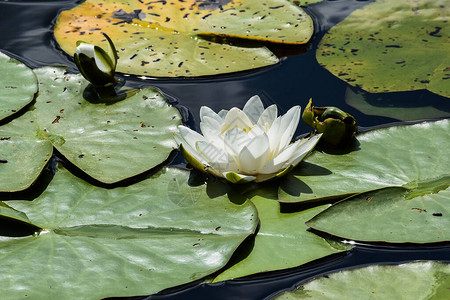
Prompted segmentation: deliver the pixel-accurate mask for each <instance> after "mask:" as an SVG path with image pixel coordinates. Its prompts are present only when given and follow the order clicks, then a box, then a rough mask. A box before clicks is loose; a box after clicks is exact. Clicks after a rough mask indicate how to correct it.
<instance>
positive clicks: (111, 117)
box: [34, 67, 181, 183]
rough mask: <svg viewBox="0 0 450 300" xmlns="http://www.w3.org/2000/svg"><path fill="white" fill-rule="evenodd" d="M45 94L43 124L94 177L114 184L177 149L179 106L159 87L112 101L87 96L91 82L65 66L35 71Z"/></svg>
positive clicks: (39, 114) (40, 101) (40, 102)
mask: <svg viewBox="0 0 450 300" xmlns="http://www.w3.org/2000/svg"><path fill="white" fill-rule="evenodd" d="M34 71H35V73H36V75H37V76H38V79H39V85H40V92H39V96H38V98H37V99H36V104H35V106H36V110H35V114H36V118H37V122H38V124H39V126H40V127H41V129H42V130H44V131H45V132H46V135H47V136H48V137H47V138H48V139H49V140H50V141H51V142H52V144H53V145H54V146H55V148H56V149H58V151H59V152H61V154H62V155H64V156H65V157H66V158H67V159H68V160H69V161H70V162H71V163H73V164H74V165H76V166H77V167H79V168H80V169H81V170H83V171H84V172H86V173H87V174H88V175H90V176H92V177H93V178H95V179H97V180H99V181H101V182H104V183H114V182H118V181H120V180H123V179H125V178H128V177H132V176H134V175H137V174H140V173H142V172H144V171H147V170H149V169H151V168H153V167H155V166H157V165H159V164H161V163H162V162H163V161H164V160H166V159H167V158H168V156H169V154H170V152H171V151H172V150H173V149H175V148H177V144H176V143H175V140H174V138H173V132H174V131H176V130H177V125H179V124H181V116H180V113H179V112H178V110H177V109H176V108H175V107H172V106H171V105H170V104H169V103H167V102H166V100H165V98H164V96H163V95H162V94H161V93H159V92H158V91H157V90H154V89H151V88H144V89H142V90H140V91H139V92H138V93H136V94H135V95H133V96H131V97H129V98H127V99H125V100H122V101H119V102H115V103H112V104H109V103H92V102H90V101H88V100H86V99H85V98H84V97H87V96H86V92H85V88H86V86H87V85H88V82H87V81H86V80H85V79H84V78H83V77H82V76H81V75H73V74H65V69H64V68H63V67H45V68H40V69H35V70H34Z"/></svg>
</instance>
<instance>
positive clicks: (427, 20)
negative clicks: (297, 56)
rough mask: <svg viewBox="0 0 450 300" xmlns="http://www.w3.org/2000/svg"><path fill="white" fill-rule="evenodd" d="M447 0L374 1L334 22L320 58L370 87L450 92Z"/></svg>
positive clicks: (345, 76)
mask: <svg viewBox="0 0 450 300" xmlns="http://www.w3.org/2000/svg"><path fill="white" fill-rule="evenodd" d="M449 14H450V10H449V5H448V1H446V0H418V1H408V0H385V1H375V2H373V3H370V4H368V5H367V6H365V7H364V8H363V9H358V10H356V11H354V12H353V13H352V14H351V15H350V16H348V17H347V18H346V19H345V20H344V21H342V22H341V23H339V24H338V25H336V26H334V27H333V28H332V29H331V30H330V31H329V32H328V33H327V34H326V35H325V36H324V38H323V39H322V41H321V42H320V44H319V47H318V49H317V60H318V61H319V63H320V64H321V65H322V66H324V67H325V68H327V69H328V70H329V71H330V72H331V73H333V74H334V75H335V76H338V77H339V78H341V79H342V80H344V81H346V82H347V83H349V84H351V85H353V86H359V87H361V88H362V89H364V90H366V91H368V92H371V93H381V92H395V91H409V90H418V89H428V90H430V91H431V92H433V93H437V94H439V95H442V96H445V97H450V84H449V78H450V77H449V72H450V39H449V37H450V35H449V31H448V30H445V28H447V27H448V22H449V21H450V18H449Z"/></svg>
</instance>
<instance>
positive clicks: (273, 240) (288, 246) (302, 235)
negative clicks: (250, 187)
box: [214, 196, 346, 282]
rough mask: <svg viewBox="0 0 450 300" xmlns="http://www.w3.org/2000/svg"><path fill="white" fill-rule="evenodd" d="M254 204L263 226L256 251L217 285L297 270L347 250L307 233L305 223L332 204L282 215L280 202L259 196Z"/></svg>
mask: <svg viewBox="0 0 450 300" xmlns="http://www.w3.org/2000/svg"><path fill="white" fill-rule="evenodd" d="M252 202H253V203H254V204H255V206H256V208H257V209H258V215H259V219H260V223H261V224H260V228H259V230H258V233H257V235H256V238H255V243H254V245H253V246H252V247H253V248H252V249H251V252H250V254H249V255H248V256H247V257H245V258H244V259H243V260H241V261H239V262H237V263H236V264H234V265H232V266H231V267H230V268H228V269H225V271H224V272H222V273H221V274H219V275H218V276H217V277H216V278H215V279H214V281H215V282H216V281H222V280H228V279H233V278H237V277H243V276H247V275H252V274H256V273H261V272H267V271H274V270H281V269H287V268H292V267H297V266H299V265H302V264H305V263H308V262H310V261H313V260H316V259H319V258H322V257H325V256H328V255H331V254H334V253H338V252H341V251H343V250H346V249H345V248H340V249H337V248H335V247H333V246H331V245H330V244H329V243H328V242H327V241H326V240H325V239H323V238H321V237H319V236H317V235H315V234H313V233H311V232H309V231H307V229H308V227H307V226H306V225H305V222H306V221H307V220H308V219H309V218H311V217H312V216H314V215H316V214H318V213H320V212H321V211H323V210H324V209H325V208H326V207H327V206H328V205H323V206H319V207H315V208H311V209H307V210H304V211H300V212H294V213H282V212H280V204H279V203H278V202H277V201H274V200H271V199H266V198H262V197H259V196H256V197H254V198H253V199H252ZM243 251H244V250H243ZM275 257H276V259H274V258H275Z"/></svg>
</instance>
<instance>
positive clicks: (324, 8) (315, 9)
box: [0, 0, 450, 299]
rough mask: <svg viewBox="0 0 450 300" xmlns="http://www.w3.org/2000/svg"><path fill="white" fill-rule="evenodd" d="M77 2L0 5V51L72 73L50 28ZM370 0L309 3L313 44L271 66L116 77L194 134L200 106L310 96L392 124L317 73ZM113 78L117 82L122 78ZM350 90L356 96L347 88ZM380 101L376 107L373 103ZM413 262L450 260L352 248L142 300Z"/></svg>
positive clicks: (251, 294) (385, 98) (241, 292)
mask: <svg viewBox="0 0 450 300" xmlns="http://www.w3.org/2000/svg"><path fill="white" fill-rule="evenodd" d="M81 2H83V1H69V0H66V1H18V0H15V1H7V0H3V1H0V36H1V38H0V49H1V50H2V51H5V52H6V53H7V54H10V55H11V56H13V57H15V58H17V59H19V60H20V61H22V62H24V63H25V64H27V65H28V66H30V67H32V68H36V67H42V66H47V65H68V66H69V71H73V72H75V71H76V68H75V65H74V63H73V61H72V59H71V58H70V57H69V56H68V55H66V54H65V53H63V51H62V50H60V49H58V47H57V45H56V42H55V40H54V38H53V35H52V26H53V22H54V20H55V18H56V16H57V14H58V11H60V10H61V9H68V8H71V7H74V6H75V5H77V4H79V3H81ZM370 2H371V1H356V0H336V1H323V2H320V3H317V4H312V5H309V6H308V7H307V11H308V13H309V14H310V15H311V16H313V18H314V21H315V25H316V33H315V35H314V37H313V39H312V41H311V42H310V43H309V44H308V45H307V46H305V47H297V48H294V49H289V50H292V52H295V53H297V54H295V55H291V56H288V57H284V58H282V60H281V62H280V63H279V64H277V65H275V66H271V67H267V68H263V69H259V70H254V71H247V72H241V73H238V74H229V75H222V76H214V77H209V78H200V79H145V80H144V79H140V78H137V77H133V76H127V77H123V78H125V79H126V80H127V83H128V84H130V85H132V86H136V87H147V86H151V87H156V88H158V89H160V90H161V91H163V92H164V93H165V94H167V95H169V98H170V99H172V100H173V101H174V103H176V105H177V106H178V107H179V108H180V110H181V111H182V113H183V117H184V121H185V123H187V124H188V125H189V126H191V127H193V128H197V129H198V111H199V109H200V107H201V106H202V105H207V106H209V107H211V108H212V109H214V110H215V111H219V110H220V109H223V108H224V109H228V108H230V107H233V106H237V107H242V106H243V105H244V103H245V102H246V101H247V99H248V98H250V97H251V96H253V95H256V94H258V95H260V96H261V99H262V100H263V102H264V103H265V104H266V105H269V104H272V103H276V104H277V105H278V107H279V108H280V110H281V111H282V112H285V111H287V110H288V109H289V108H290V107H291V106H293V105H297V104H299V105H301V106H302V107H305V106H306V104H307V101H308V99H309V98H313V101H314V104H315V105H317V106H325V105H334V106H338V107H340V108H341V109H343V110H344V111H347V112H349V113H350V114H352V115H353V116H354V117H355V118H356V119H357V120H358V123H359V125H360V126H361V127H362V128H370V127H374V126H380V125H384V124H389V123H393V122H399V120H397V119H393V118H389V117H380V116H372V115H368V114H365V113H363V112H360V111H359V110H357V109H355V108H354V107H352V106H350V105H349V104H347V103H346V101H345V100H346V98H348V95H349V93H351V89H350V88H349V86H348V85H347V84H346V83H344V82H343V81H341V80H340V79H338V78H337V77H335V76H333V75H332V74H331V73H329V72H328V71H327V70H325V69H324V68H322V67H321V66H320V65H319V64H318V63H317V61H316V58H315V49H316V47H317V45H318V43H319V41H320V39H321V37H322V36H323V34H324V32H325V31H326V30H328V29H329V28H331V27H332V26H333V25H335V24H337V23H338V22H340V21H341V20H343V19H344V18H345V17H346V16H347V15H348V14H350V13H351V12H352V11H353V10H355V9H357V8H360V7H363V6H365V5H367V4H368V3H370ZM274 50H275V51H277V50H278V51H279V50H280V49H274ZM119 77H122V76H121V74H119ZM355 90H356V91H357V89H353V91H355ZM357 92H358V91H357ZM365 97H366V100H367V102H369V103H372V104H373V105H377V103H378V102H380V103H383V105H384V106H395V107H404V108H411V107H418V108H420V107H422V106H424V101H425V100H426V106H430V107H433V108H436V109H438V110H440V111H441V112H442V113H441V116H442V117H448V116H450V102H449V101H448V99H445V98H444V97H441V96H438V95H436V94H433V93H431V92H428V91H425V90H422V91H414V92H399V93H395V96H393V93H386V94H377V95H370V94H365ZM380 99H381V100H382V101H379V100H380ZM409 120H411V118H409ZM308 131H309V128H308V127H307V126H306V125H304V124H302V125H300V126H299V128H298V131H297V134H298V135H300V134H304V133H306V132H308ZM171 164H172V165H182V164H184V160H183V158H182V157H181V156H180V155H178V156H176V157H175V158H174V159H173V161H172V162H171ZM2 197H4V198H6V199H11V197H12V196H11V195H3V196H2ZM14 197H15V196H14ZM0 225H1V226H0V227H5V226H9V227H10V230H11V232H10V234H14V233H15V234H22V233H21V230H22V228H19V227H11V226H13V224H11V223H3V221H2V223H0ZM11 228H13V229H11ZM24 230H25V231H26V229H24ZM2 231H3V230H2ZM412 260H441V261H449V262H450V244H449V243H445V244H437V245H428V246H418V245H399V246H392V245H387V244H372V245H357V246H356V247H355V248H354V249H352V250H351V251H349V252H348V253H346V254H343V255H336V256H332V257H329V258H327V259H323V260H319V261H316V262H313V263H310V264H307V265H304V266H302V267H298V268H294V269H290V270H283V271H279V272H272V273H267V274H262V275H258V276H253V277H250V278H245V279H238V280H232V281H226V282H222V283H219V284H200V283H194V284H190V285H188V286H186V287H181V288H176V289H172V290H170V291H166V292H163V293H160V294H158V295H152V296H148V297H147V296H146V297H143V298H144V299H178V298H180V299H190V298H196V299H211V298H214V299H263V298H266V297H270V296H271V295H274V294H276V293H278V292H280V291H282V290H285V289H289V288H292V287H293V286H296V285H298V284H299V283H302V282H304V281H305V280H308V279H311V278H313V277H315V276H318V275H320V274H324V273H329V272H332V271H336V270H341V269H345V268H350V267H356V266H364V265H368V264H374V263H401V262H406V261H412ZM212 295H214V296H213V297H212ZM139 299H141V298H139Z"/></svg>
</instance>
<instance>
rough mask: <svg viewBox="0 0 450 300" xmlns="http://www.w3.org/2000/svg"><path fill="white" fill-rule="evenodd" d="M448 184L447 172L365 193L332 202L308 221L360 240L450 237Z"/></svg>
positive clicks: (417, 240) (426, 240)
mask: <svg viewBox="0 0 450 300" xmlns="http://www.w3.org/2000/svg"><path fill="white" fill-rule="evenodd" d="M449 186H450V176H447V177H444V178H442V179H440V180H438V181H432V182H428V183H426V184H421V185H418V186H416V187H411V188H387V189H382V190H378V191H372V192H367V193H363V194H360V195H357V196H355V197H352V198H350V199H348V200H345V201H342V202H339V203H338V204H336V205H333V206H332V207H330V208H329V209H327V210H326V211H324V212H323V213H321V214H319V215H318V216H316V217H314V218H313V219H312V220H311V221H309V222H308V223H307V224H308V225H309V226H311V227H312V228H314V229H317V230H320V231H325V232H327V233H330V234H332V235H335V236H339V237H343V238H346V239H351V240H358V241H372V242H373V241H375V242H379V241H382V242H389V243H436V242H443V241H450V230H449V229H450V188H449ZM349 212H351V213H349Z"/></svg>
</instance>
